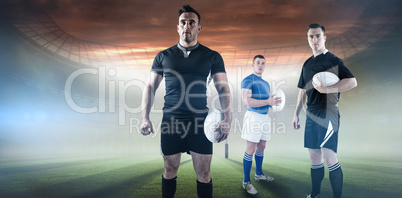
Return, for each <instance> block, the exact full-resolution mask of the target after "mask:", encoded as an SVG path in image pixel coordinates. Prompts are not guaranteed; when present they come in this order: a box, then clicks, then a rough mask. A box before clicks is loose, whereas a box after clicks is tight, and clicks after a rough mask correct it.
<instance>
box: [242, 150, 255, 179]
mask: <svg viewBox="0 0 402 198" xmlns="http://www.w3.org/2000/svg"><path fill="white" fill-rule="evenodd" d="M252 164H253V156H252V155H249V154H247V153H246V152H245V153H244V158H243V171H244V182H249V181H250V172H251V165H252Z"/></svg>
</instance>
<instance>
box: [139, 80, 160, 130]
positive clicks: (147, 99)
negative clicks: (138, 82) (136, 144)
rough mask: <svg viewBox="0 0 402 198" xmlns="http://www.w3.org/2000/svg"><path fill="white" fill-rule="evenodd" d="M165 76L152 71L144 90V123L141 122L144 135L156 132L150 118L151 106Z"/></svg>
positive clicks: (142, 117)
mask: <svg viewBox="0 0 402 198" xmlns="http://www.w3.org/2000/svg"><path fill="white" fill-rule="evenodd" d="M162 79H163V76H161V75H159V74H157V73H154V72H151V74H150V76H149V78H148V82H147V84H146V85H145V87H144V91H143V94H142V115H141V119H142V123H141V128H140V130H141V133H142V134H143V135H149V134H151V133H154V131H153V128H152V122H151V121H150V120H149V112H150V111H151V107H152V105H153V103H154V99H155V92H156V90H157V89H158V87H159V84H160V83H161V81H162Z"/></svg>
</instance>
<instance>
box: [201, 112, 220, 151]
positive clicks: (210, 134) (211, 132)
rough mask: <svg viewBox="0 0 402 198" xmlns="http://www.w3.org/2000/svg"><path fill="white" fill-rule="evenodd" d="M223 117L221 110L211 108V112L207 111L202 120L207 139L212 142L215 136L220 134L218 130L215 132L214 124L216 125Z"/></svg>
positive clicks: (214, 141) (214, 140)
mask: <svg viewBox="0 0 402 198" xmlns="http://www.w3.org/2000/svg"><path fill="white" fill-rule="evenodd" d="M223 119H224V115H223V113H222V111H221V110H219V109H213V110H212V111H211V112H209V113H208V115H207V117H206V118H205V121H204V133H205V136H206V137H207V139H208V140H209V141H210V142H212V143H216V142H218V141H216V138H217V137H218V135H219V134H220V132H221V131H220V130H218V131H216V132H215V129H216V126H218V124H219V122H221V121H222V120H223Z"/></svg>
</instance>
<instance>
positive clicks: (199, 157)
mask: <svg viewBox="0 0 402 198" xmlns="http://www.w3.org/2000/svg"><path fill="white" fill-rule="evenodd" d="M190 153H191V157H192V158H193V166H194V171H195V173H196V174H197V194H198V197H212V179H211V175H210V170H211V160H212V154H199V153H196V152H193V151H191V152H190Z"/></svg>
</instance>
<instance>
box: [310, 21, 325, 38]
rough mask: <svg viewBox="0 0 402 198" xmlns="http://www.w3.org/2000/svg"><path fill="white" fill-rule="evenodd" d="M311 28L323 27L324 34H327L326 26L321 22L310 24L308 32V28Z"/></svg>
mask: <svg viewBox="0 0 402 198" xmlns="http://www.w3.org/2000/svg"><path fill="white" fill-rule="evenodd" d="M311 28H321V30H322V32H323V33H324V35H325V27H324V26H323V25H321V24H319V23H312V24H310V25H309V26H308V28H307V32H308V30H309V29H311Z"/></svg>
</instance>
